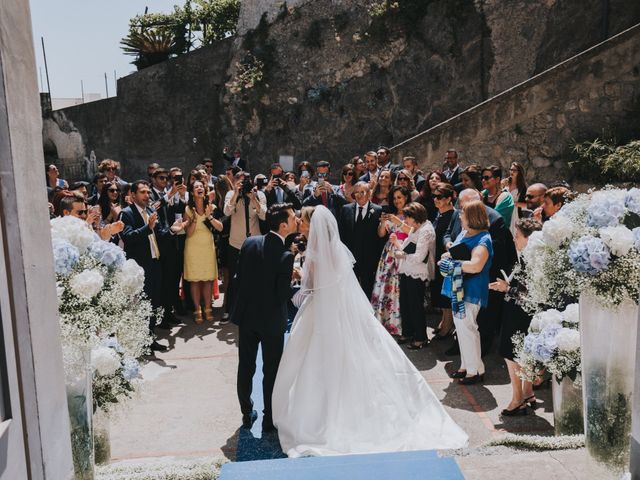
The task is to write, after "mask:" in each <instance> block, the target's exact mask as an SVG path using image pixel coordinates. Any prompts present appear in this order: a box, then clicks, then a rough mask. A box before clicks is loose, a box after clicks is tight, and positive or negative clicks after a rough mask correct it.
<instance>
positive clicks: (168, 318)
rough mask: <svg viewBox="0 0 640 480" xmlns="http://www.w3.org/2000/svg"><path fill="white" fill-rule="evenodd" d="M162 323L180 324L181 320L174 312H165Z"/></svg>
mask: <svg viewBox="0 0 640 480" xmlns="http://www.w3.org/2000/svg"><path fill="white" fill-rule="evenodd" d="M162 323H166V324H168V325H179V324H180V323H181V322H180V320H178V319H177V318H176V316H175V315H174V314H173V313H165V314H164V317H163V318H162Z"/></svg>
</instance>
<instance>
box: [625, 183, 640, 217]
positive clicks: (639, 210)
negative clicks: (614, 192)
mask: <svg viewBox="0 0 640 480" xmlns="http://www.w3.org/2000/svg"><path fill="white" fill-rule="evenodd" d="M624 204H625V206H626V207H627V209H628V210H629V211H630V212H633V213H635V214H637V215H640V188H635V187H634V188H632V189H630V190H629V191H628V192H627V194H626V195H625V197H624Z"/></svg>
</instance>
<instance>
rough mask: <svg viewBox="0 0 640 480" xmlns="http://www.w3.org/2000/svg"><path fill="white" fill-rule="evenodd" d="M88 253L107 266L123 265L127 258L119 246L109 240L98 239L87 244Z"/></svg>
mask: <svg viewBox="0 0 640 480" xmlns="http://www.w3.org/2000/svg"><path fill="white" fill-rule="evenodd" d="M88 252H89V255H91V256H92V257H93V258H95V259H96V260H97V261H99V262H100V263H102V264H103V265H104V266H106V267H109V268H117V267H120V266H122V265H124V262H125V261H126V260H127V258H126V256H125V254H124V252H123V251H122V249H121V248H120V247H118V246H117V245H116V244H114V243H111V242H104V241H102V240H98V241H95V242H93V243H92V244H91V245H89V248H88Z"/></svg>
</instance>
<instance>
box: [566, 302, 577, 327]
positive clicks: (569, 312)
mask: <svg viewBox="0 0 640 480" xmlns="http://www.w3.org/2000/svg"><path fill="white" fill-rule="evenodd" d="M562 315H563V317H564V321H565V322H567V323H579V322H580V305H579V304H577V303H572V304H571V305H568V306H567V308H566V309H565V310H564V312H562Z"/></svg>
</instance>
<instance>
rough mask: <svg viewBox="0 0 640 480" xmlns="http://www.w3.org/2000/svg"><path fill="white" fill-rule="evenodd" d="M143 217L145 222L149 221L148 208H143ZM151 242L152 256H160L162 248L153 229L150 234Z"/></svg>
mask: <svg viewBox="0 0 640 480" xmlns="http://www.w3.org/2000/svg"><path fill="white" fill-rule="evenodd" d="M142 218H144V221H145V223H147V224H148V223H149V214H148V213H147V211H146V210H142ZM149 242H150V243H151V253H152V255H151V257H152V258H156V259H157V258H160V249H159V248H158V242H157V241H156V234H155V233H154V232H153V230H152V231H151V233H150V234H149Z"/></svg>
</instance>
